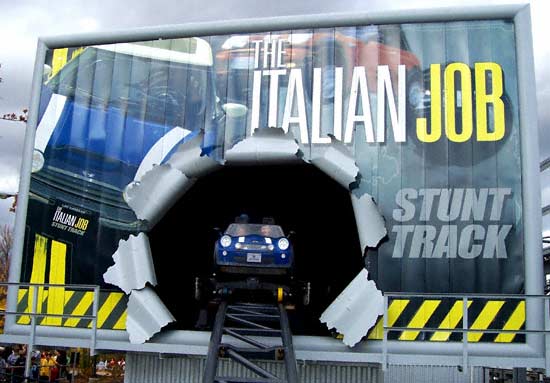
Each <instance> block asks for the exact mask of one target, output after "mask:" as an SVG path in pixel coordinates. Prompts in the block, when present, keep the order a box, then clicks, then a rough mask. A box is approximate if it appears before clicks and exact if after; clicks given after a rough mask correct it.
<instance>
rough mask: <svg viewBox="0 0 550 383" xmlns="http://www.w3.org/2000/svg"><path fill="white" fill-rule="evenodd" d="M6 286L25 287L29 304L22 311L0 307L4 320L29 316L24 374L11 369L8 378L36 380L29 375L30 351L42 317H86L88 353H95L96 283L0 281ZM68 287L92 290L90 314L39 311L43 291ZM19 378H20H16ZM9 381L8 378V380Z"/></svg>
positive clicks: (0, 284) (97, 294)
mask: <svg viewBox="0 0 550 383" xmlns="http://www.w3.org/2000/svg"><path fill="white" fill-rule="evenodd" d="M7 288H17V289H18V290H19V289H21V288H26V289H27V292H28V294H29V300H30V304H29V305H28V308H27V310H24V311H18V310H16V311H8V310H6V309H0V316H2V317H3V318H4V320H5V319H6V318H7V317H8V316H14V317H15V318H22V317H23V318H24V317H28V318H30V321H29V325H30V329H29V334H28V338H27V341H26V344H27V355H26V360H25V367H24V375H22V376H21V375H17V374H14V373H13V371H12V373H11V374H10V378H11V379H12V380H13V379H15V380H16V381H21V382H22V381H28V382H31V381H36V379H35V380H33V378H32V376H31V359H32V351H33V349H34V346H35V345H36V327H37V326H38V323H39V322H42V320H43V319H46V318H59V319H68V318H74V319H87V320H90V321H91V328H90V329H89V341H88V346H87V347H88V348H89V349H90V355H94V354H95V349H96V340H97V312H98V307H99V292H100V289H99V286H97V285H59V284H48V283H42V284H38V283H10V282H2V283H0V289H7ZM66 288H70V289H73V290H77V291H78V290H80V291H89V292H93V301H92V314H91V315H75V314H65V313H59V314H53V313H49V312H46V313H44V312H41V311H42V310H39V309H38V307H39V305H38V302H39V301H40V302H42V301H43V298H42V295H43V294H44V291H51V290H54V289H66ZM18 379H21V380H18ZM8 381H9V380H8Z"/></svg>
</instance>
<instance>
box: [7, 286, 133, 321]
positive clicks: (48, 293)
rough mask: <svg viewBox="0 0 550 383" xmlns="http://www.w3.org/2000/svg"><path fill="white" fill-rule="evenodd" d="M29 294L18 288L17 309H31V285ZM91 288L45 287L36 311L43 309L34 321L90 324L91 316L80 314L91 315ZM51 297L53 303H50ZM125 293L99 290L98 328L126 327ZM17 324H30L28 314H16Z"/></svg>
mask: <svg viewBox="0 0 550 383" xmlns="http://www.w3.org/2000/svg"><path fill="white" fill-rule="evenodd" d="M60 289H63V296H62V297H61V296H60V291H59V290H60ZM30 293H31V296H30V298H29V289H26V288H25V289H23V288H21V289H19V296H18V303H17V311H18V312H30V311H31V310H32V306H30V305H29V304H32V293H33V292H32V288H31V289H30ZM93 300H94V293H93V291H78V290H68V289H64V288H62V287H55V288H49V289H48V288H44V289H43V290H42V291H41V294H39V295H38V305H37V312H38V313H43V314H44V316H39V317H38V319H37V323H38V324H39V325H43V326H62V327H76V328H91V327H92V321H91V319H84V318H79V316H83V315H89V316H91V315H93ZM52 301H53V303H52ZM127 304H128V299H127V296H126V295H125V294H124V293H122V292H107V291H101V292H100V293H99V306H98V307H99V309H98V312H97V328H102V329H111V330H124V329H126V306H127ZM47 314H63V315H74V317H68V318H60V317H51V316H48V315H47ZM17 323H19V324H29V323H30V316H28V315H21V316H19V317H18V318H17Z"/></svg>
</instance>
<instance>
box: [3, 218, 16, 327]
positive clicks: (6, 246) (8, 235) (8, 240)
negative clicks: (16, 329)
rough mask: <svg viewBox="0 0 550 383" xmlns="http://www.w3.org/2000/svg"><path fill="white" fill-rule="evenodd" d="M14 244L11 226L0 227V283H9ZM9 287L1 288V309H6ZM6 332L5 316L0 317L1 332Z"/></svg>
mask: <svg viewBox="0 0 550 383" xmlns="http://www.w3.org/2000/svg"><path fill="white" fill-rule="evenodd" d="M12 244H13V230H12V228H11V227H10V226H9V225H3V226H0V282H7V281H8V273H9V266H10V251H11V246H12ZM6 298H7V286H0V308H1V309H5V308H6ZM3 331H4V316H3V315H2V316H1V317H0V332H3Z"/></svg>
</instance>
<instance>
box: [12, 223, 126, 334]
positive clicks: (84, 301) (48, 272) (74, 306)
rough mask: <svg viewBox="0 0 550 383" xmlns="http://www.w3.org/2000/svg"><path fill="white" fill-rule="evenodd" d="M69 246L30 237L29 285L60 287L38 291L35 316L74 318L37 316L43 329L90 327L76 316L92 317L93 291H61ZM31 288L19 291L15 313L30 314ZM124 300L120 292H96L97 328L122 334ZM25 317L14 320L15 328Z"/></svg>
mask: <svg viewBox="0 0 550 383" xmlns="http://www.w3.org/2000/svg"><path fill="white" fill-rule="evenodd" d="M71 250H72V249H71V244H70V243H68V242H67V243H66V242H61V241H60V240H56V239H52V238H48V237H47V236H46V235H44V234H38V233H36V234H35V236H34V251H33V258H32V270H31V275H30V281H29V282H30V283H36V284H46V283H47V284H53V285H60V286H55V287H47V288H46V287H38V291H37V299H38V302H37V305H36V307H37V312H38V313H43V314H54V315H74V317H70V318H61V317H54V316H47V315H45V316H40V317H39V319H38V324H40V325H45V326H64V327H83V328H86V327H91V325H92V321H91V320H90V319H82V318H78V316H82V315H86V316H91V315H93V301H94V292H93V291H83V290H74V289H71V288H70V287H65V286H63V285H65V284H66V274H67V264H68V263H69V262H70V254H71ZM33 296H34V291H33V288H32V287H31V288H30V289H28V288H20V289H19V294H18V300H17V311H18V312H21V313H28V312H31V310H32V307H33V302H32V299H33V298H32V297H33ZM127 302H128V298H127V296H126V295H125V294H124V293H123V292H118V291H117V292H109V291H100V294H99V306H98V316H97V327H98V328H103V329H113V330H124V329H125V328H126V306H127ZM30 322H31V318H30V316H29V315H21V316H19V317H18V318H17V323H19V324H29V323H30Z"/></svg>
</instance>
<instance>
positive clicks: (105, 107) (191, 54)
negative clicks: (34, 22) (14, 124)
mask: <svg viewBox="0 0 550 383" xmlns="http://www.w3.org/2000/svg"><path fill="white" fill-rule="evenodd" d="M212 65H213V58H212V50H211V48H210V45H209V44H208V43H207V42H206V41H204V40H202V39H199V38H190V39H179V40H177V41H176V42H175V43H174V44H172V46H163V45H162V43H158V44H157V43H155V42H153V43H121V44H112V45H100V46H91V47H87V48H85V49H83V50H82V52H80V53H79V54H78V55H77V56H76V57H75V58H73V59H72V60H71V61H70V62H68V63H67V64H66V65H65V66H64V67H63V68H61V69H60V70H59V71H58V72H57V73H55V74H54V75H53V76H52V77H51V78H50V79H49V80H48V81H47V82H46V83H45V84H44V87H43V92H42V95H41V111H40V115H41V119H40V121H39V125H38V128H37V133H36V141H35V152H34V169H33V170H34V173H33V176H32V186H31V190H32V192H33V193H35V194H38V195H41V196H43V197H46V198H50V197H54V198H59V199H62V200H64V201H66V202H69V203H70V202H73V203H74V202H77V201H78V204H79V205H80V204H82V205H84V206H85V207H86V208H88V209H90V210H92V211H99V209H100V205H101V204H103V208H102V209H101V210H102V216H104V217H106V218H109V219H111V220H115V221H120V222H134V221H136V219H135V216H134V214H133V212H132V211H131V209H129V208H128V206H127V205H126V203H125V202H124V200H123V198H122V190H123V189H124V187H125V186H126V185H128V184H129V183H130V182H132V181H133V180H134V179H135V180H139V178H140V177H141V176H142V175H143V174H144V173H146V172H147V171H148V170H150V169H151V168H152V167H153V165H155V164H160V163H163V162H164V161H165V160H166V159H167V158H168V157H169V156H170V155H171V153H172V152H173V151H175V149H176V148H177V146H178V144H180V143H182V142H184V141H186V140H189V139H190V138H192V137H194V136H195V135H196V134H198V133H199V132H200V130H205V131H211V129H209V128H211V126H212V125H215V124H217V123H219V122H220V120H222V119H223V118H224V114H223V112H222V110H221V108H220V107H219V106H218V103H217V102H216V98H215V97H216V96H215V89H214V86H213V84H214V73H213V71H212ZM182 85H185V86H182ZM206 116H208V117H206ZM205 137H208V136H207V135H206V136H205ZM207 141H208V138H205V139H204V143H203V147H204V149H205V150H208V148H209V144H208V142H207Z"/></svg>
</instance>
